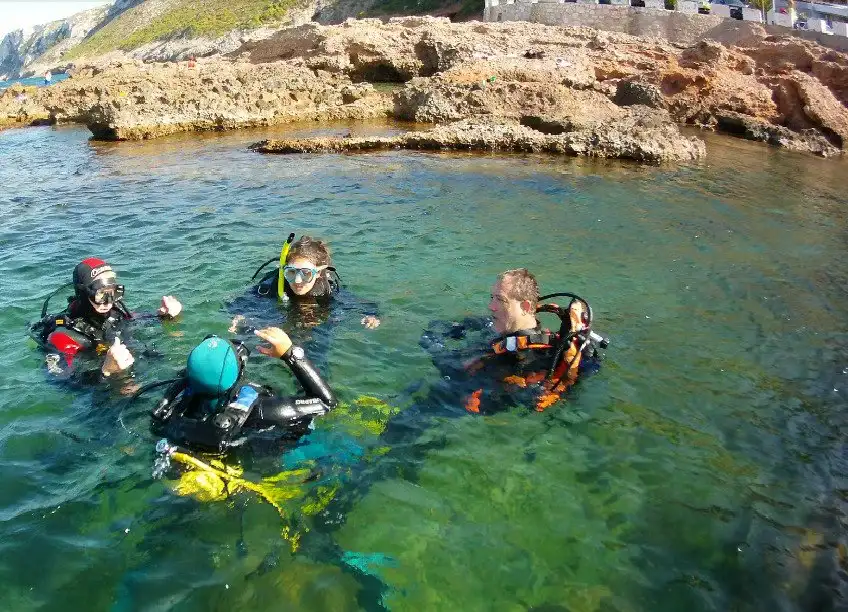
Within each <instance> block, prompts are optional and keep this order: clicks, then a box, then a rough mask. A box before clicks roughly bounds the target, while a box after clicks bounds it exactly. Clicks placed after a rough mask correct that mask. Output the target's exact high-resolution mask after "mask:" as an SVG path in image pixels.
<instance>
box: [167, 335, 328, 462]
mask: <svg viewBox="0 0 848 612" xmlns="http://www.w3.org/2000/svg"><path fill="white" fill-rule="evenodd" d="M281 359H282V361H283V362H285V364H286V365H287V366H288V367H289V369H290V370H291V372H292V374H294V377H295V378H296V379H297V382H298V383H299V384H300V385H301V386H302V387H303V391H304V394H303V395H301V396H296V397H295V396H279V395H276V394H275V393H274V392H273V391H272V390H270V389H269V388H267V387H265V386H262V385H258V384H254V383H245V382H242V381H238V382H237V383H236V384H235V386H234V387H233V388H232V389H231V390H230V392H229V393H228V394H226V395H225V396H221V397H217V396H209V395H204V394H201V393H195V392H194V391H193V390H192V388H191V385H190V383H189V382H188V380H187V379H186V378H181V379H180V380H178V381H177V382H175V383H174V384H173V385H171V387H169V389H168V391H167V392H166V394H165V397H164V398H163V399H162V400H161V401H160V402H159V404H158V405H157V406H156V408H154V410H153V417H154V423H155V424H154V429H156V430H157V433H162V434H164V435H166V436H167V437H168V438H169V439H170V440H171V441H172V442H175V443H177V444H182V445H185V446H188V447H190V448H194V449H199V450H205V451H216V452H223V451H224V450H226V449H227V448H231V447H234V446H239V445H241V444H243V443H244V442H245V441H246V439H247V433H248V432H247V431H245V430H253V431H265V430H269V429H274V430H275V431H274V433H275V435H276V436H277V437H279V434H280V433H283V434H284V437H286V438H289V439H293V438H294V439H296V438H299V437H300V436H302V435H303V434H304V433H306V431H307V430H308V429H309V426H310V424H311V423H312V420H313V419H314V418H315V417H316V416H321V415H323V414H326V413H328V412H329V411H330V410H332V409H333V408H334V407H335V406H336V398H335V396H334V395H333V392H332V391H331V390H330V388H329V387H328V386H327V384H326V383H325V382H324V380H323V379H322V378H321V375H320V374H318V372H317V370H316V369H315V368H314V367H313V366H312V364H311V363H310V362H309V360H308V359H307V358H306V356H305V354H304V351H303V349H302V348H300V347H297V346H292V347H291V348H290V349H289V350H288V351H287V352H286V354H285V355H283V356H282V358H281Z"/></svg>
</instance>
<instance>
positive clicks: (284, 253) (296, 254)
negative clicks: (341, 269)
mask: <svg viewBox="0 0 848 612" xmlns="http://www.w3.org/2000/svg"><path fill="white" fill-rule="evenodd" d="M293 241H294V234H289V237H288V239H287V240H286V242H285V243H284V244H283V248H282V250H281V252H280V256H279V258H278V257H276V256H275V257H273V258H272V259H269V260H268V261H266V262H265V263H264V264H262V265H261V266H260V267H259V269H258V270H256V272H255V273H254V274H253V279H255V278H256V277H257V276H258V275H259V273H260V272H261V271H262V270H263V269H264V268H265V267H266V266H267V265H268V264H270V263H272V262H274V261H277V260H279V266H278V267H277V268H275V269H273V270H271V271H269V272H267V273H266V274H265V275H264V276H263V277H262V278H260V279H259V282H258V283H257V284H256V285H255V286H254V287H253V288H252V289H251V291H250V295H249V296H243V297H241V298H238V299H236V300H235V301H233V302H232V303H231V304H230V310H231V311H233V312H236V313H237V314H236V316H235V318H234V319H233V321H232V325H231V326H230V330H229V331H230V333H234V334H235V333H239V332H242V331H246V330H248V329H250V328H252V327H255V326H256V325H254V323H256V324H260V323H259V321H261V323H262V324H264V323H267V324H275V325H278V324H279V319H280V316H279V314H280V313H279V310H277V309H274V312H273V314H271V313H269V312H268V311H267V305H266V304H267V302H266V303H263V301H261V300H257V299H256V298H271V299H273V300H274V301H275V302H276V301H279V302H282V303H284V304H285V305H286V317H287V321H286V323H287V327H288V329H289V330H290V331H291V333H292V334H294V335H295V336H299V337H298V340H299V341H300V342H301V343H306V342H307V341H309V340H311V339H312V338H311V333H310V331H311V330H312V329H313V328H316V327H318V326H322V327H324V328H332V327H334V326H335V324H336V323H338V322H340V321H341V320H343V319H344V318H345V315H346V314H347V313H348V312H351V311H353V312H358V313H359V314H361V315H362V318H361V319H360V323H361V324H362V325H363V326H364V327H365V328H366V329H375V328H377V327H378V326H379V325H380V319H379V318H378V317H377V306H376V305H375V304H373V303H367V302H361V301H359V300H357V299H356V298H355V297H354V296H353V295H351V294H350V293H349V292H348V291H345V290H344V289H343V288H342V284H341V279H340V278H339V275H338V273H337V272H336V269H335V268H334V267H333V265H332V259H331V257H330V250H329V249H328V247H327V245H326V244H325V243H324V242H323V241H322V240H316V239H314V238H312V237H311V236H301V238H300V240H298V241H297V242H294V243H293ZM253 279H252V280H253ZM301 330H302V331H301ZM326 331H329V330H326ZM320 335H321V334H319V336H320ZM324 336H326V332H325V333H324ZM318 340H320V338H319V339H318ZM324 340H326V338H324ZM319 344H320V342H319ZM322 348H323V350H322ZM318 351H319V352H320V353H324V352H326V347H320V346H319V347H318Z"/></svg>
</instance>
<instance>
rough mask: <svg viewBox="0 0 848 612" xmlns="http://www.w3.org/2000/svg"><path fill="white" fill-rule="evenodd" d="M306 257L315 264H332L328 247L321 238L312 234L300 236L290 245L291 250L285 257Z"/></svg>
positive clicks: (292, 258) (289, 258) (290, 258)
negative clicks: (317, 238)
mask: <svg viewBox="0 0 848 612" xmlns="http://www.w3.org/2000/svg"><path fill="white" fill-rule="evenodd" d="M299 258H300V259H308V260H309V261H311V262H312V263H314V264H315V265H316V266H329V265H331V264H332V260H331V259H330V249H329V248H327V244H326V243H325V242H324V241H323V240H316V239H315V238H313V237H312V236H301V237H300V240H298V241H297V242H295V243H293V244H292V245H291V250H290V251H289V255H288V257H287V259H288V260H289V261H292V260H294V259H299Z"/></svg>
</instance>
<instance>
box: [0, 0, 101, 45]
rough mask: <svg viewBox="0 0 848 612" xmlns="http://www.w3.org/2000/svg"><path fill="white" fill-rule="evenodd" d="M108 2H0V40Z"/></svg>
mask: <svg viewBox="0 0 848 612" xmlns="http://www.w3.org/2000/svg"><path fill="white" fill-rule="evenodd" d="M103 4H109V0H75V1H70V0H69V1H66V0H52V1H50V0H48V1H46V2H45V1H41V0H0V38H2V37H3V36H5V35H6V34H7V33H8V32H11V31H12V30H17V29H19V28H28V27H30V26H34V25H39V24H41V23H47V22H48V21H53V20H54V19H62V18H63V17H70V16H71V15H73V14H74V13H79V12H80V11H86V10H88V9H90V8H94V7H95V6H101V5H103Z"/></svg>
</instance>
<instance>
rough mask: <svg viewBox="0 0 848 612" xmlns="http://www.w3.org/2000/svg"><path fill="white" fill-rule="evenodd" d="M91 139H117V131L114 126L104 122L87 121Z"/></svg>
mask: <svg viewBox="0 0 848 612" xmlns="http://www.w3.org/2000/svg"><path fill="white" fill-rule="evenodd" d="M88 129H89V130H91V139H92V140H118V132H117V130H115V128H113V127H110V126H108V125H106V124H104V123H89V124H88Z"/></svg>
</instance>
